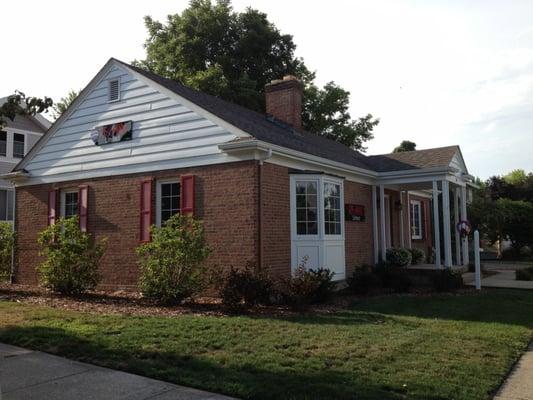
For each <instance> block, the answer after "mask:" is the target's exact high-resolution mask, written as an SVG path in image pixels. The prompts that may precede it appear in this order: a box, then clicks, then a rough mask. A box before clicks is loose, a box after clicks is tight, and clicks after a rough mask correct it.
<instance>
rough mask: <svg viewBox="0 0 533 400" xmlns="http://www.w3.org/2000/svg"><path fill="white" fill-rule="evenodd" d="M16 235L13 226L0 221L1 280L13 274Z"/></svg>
mask: <svg viewBox="0 0 533 400" xmlns="http://www.w3.org/2000/svg"><path fill="white" fill-rule="evenodd" d="M14 242H15V235H14V233H13V226H12V225H11V224H10V223H7V222H0V281H2V280H6V279H8V278H9V276H10V275H11V257H12V252H13V244H14Z"/></svg>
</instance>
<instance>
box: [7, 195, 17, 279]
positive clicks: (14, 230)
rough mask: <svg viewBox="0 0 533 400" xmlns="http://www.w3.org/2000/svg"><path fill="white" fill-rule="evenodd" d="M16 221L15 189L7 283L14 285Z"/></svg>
mask: <svg viewBox="0 0 533 400" xmlns="http://www.w3.org/2000/svg"><path fill="white" fill-rule="evenodd" d="M16 221H17V187H16V186H15V187H14V189H13V223H12V224H11V227H12V229H13V246H12V248H11V276H10V277H9V283H11V284H13V283H15V247H16V241H17V238H16V235H15V233H16V229H15V223H16Z"/></svg>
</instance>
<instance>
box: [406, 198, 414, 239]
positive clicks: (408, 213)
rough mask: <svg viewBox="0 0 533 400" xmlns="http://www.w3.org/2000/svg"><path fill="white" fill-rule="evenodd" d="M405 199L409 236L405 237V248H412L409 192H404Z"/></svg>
mask: <svg viewBox="0 0 533 400" xmlns="http://www.w3.org/2000/svg"><path fill="white" fill-rule="evenodd" d="M405 196H406V197H407V226H408V227H409V234H408V235H407V247H409V248H410V249H411V248H413V231H412V229H413V228H412V227H411V198H410V197H409V190H406V191H405Z"/></svg>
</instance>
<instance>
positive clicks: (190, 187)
mask: <svg viewBox="0 0 533 400" xmlns="http://www.w3.org/2000/svg"><path fill="white" fill-rule="evenodd" d="M180 187H181V194H180V202H181V204H180V212H181V214H182V215H194V175H185V176H182V177H181V185H180Z"/></svg>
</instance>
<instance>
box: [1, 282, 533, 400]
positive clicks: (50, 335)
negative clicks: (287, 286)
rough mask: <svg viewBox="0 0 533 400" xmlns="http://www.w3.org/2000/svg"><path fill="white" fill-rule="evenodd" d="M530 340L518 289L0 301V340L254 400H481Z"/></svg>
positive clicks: (531, 330)
mask: <svg viewBox="0 0 533 400" xmlns="http://www.w3.org/2000/svg"><path fill="white" fill-rule="evenodd" d="M532 337H533V292H525V291H503V290H500V291H486V292H483V293H482V294H475V293H473V292H471V293H468V294H463V295H439V296H437V295H435V296H426V297H414V296H393V297H383V298H370V299H368V300H364V301H359V302H357V303H356V304H354V305H353V306H352V307H351V308H349V309H347V310H341V311H339V312H338V313H324V314H314V315H304V316H287V317H279V316H272V317H269V316H264V315H261V316H255V317H254V316H234V317H232V316H224V317H218V316H205V315H204V316H195V315H182V316H178V317H161V316H159V317H140V316H122V315H97V314H89V313H81V312H74V311H63V310H58V309H53V308H47V307H42V306H35V305H31V304H24V303H14V302H6V301H3V302H0V342H4V343H10V344H15V345H19V346H23V347H28V348H32V349H38V350H42V351H46V352H50V353H54V354H59V355H63V356H66V357H69V358H73V359H77V360H81V361H86V362H91V363H94V364H99V365H103V366H107V367H111V368H117V369H121V370H125V371H130V372H133V373H137V374H141V375H145V376H149V377H153V378H156V379H162V380H166V381H170V382H175V383H178V384H183V385H187V386H193V387H197V388H201V389H205V390H211V391H215V392H220V393H225V394H229V395H234V396H237V397H243V398H254V399H255V398H271V399H280V398H284V399H285V398H328V399H330V398H346V399H348V398H349V399H353V398H356V399H363V398H364V399H406V398H409V399H468V400H471V399H488V398H490V395H491V393H493V391H494V390H496V389H497V388H498V386H499V384H500V383H501V382H502V380H503V379H504V378H505V376H506V374H507V373H508V371H509V369H510V368H511V366H512V365H513V363H514V362H515V361H516V360H517V359H518V357H519V356H520V354H521V353H522V352H523V351H524V350H525V348H526V346H527V344H528V342H529V341H530V340H531V338H532Z"/></svg>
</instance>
